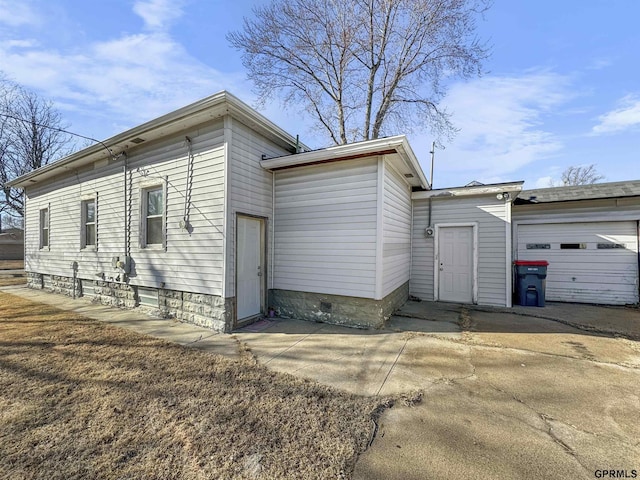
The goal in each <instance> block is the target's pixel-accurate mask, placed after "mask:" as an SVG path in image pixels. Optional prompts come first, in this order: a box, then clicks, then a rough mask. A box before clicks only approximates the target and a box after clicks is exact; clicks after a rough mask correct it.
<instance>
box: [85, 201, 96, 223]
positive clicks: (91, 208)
mask: <svg viewBox="0 0 640 480" xmlns="http://www.w3.org/2000/svg"><path fill="white" fill-rule="evenodd" d="M85 209H86V214H85V215H86V218H85V221H86V223H93V222H95V221H96V203H95V202H93V201H91V202H86V203H85Z"/></svg>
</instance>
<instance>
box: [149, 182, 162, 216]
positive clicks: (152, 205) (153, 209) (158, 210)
mask: <svg viewBox="0 0 640 480" xmlns="http://www.w3.org/2000/svg"><path fill="white" fill-rule="evenodd" d="M162 204H163V202H162V189H161V188H158V189H156V190H149V191H148V192H147V216H150V215H162V214H163V208H162Z"/></svg>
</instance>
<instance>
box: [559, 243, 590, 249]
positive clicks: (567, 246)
mask: <svg viewBox="0 0 640 480" xmlns="http://www.w3.org/2000/svg"><path fill="white" fill-rule="evenodd" d="M586 248H587V244H586V243H561V244H560V250H585V249H586Z"/></svg>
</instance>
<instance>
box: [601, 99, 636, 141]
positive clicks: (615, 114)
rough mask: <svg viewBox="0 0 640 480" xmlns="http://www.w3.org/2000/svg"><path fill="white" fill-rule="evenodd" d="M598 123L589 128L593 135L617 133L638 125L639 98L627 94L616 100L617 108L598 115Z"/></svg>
mask: <svg viewBox="0 0 640 480" xmlns="http://www.w3.org/2000/svg"><path fill="white" fill-rule="evenodd" d="M598 119H599V120H600V123H598V124H597V125H595V126H594V127H593V129H592V130H591V133H592V134H594V135H602V134H607V133H619V132H622V131H625V130H629V129H632V128H637V127H639V126H640V98H639V97H638V96H637V95H627V96H626V97H624V98H622V99H621V100H620V101H619V102H618V108H616V109H615V110H612V111H610V112H607V113H605V114H604V115H601V116H600V117H598Z"/></svg>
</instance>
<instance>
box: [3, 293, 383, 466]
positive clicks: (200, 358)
mask: <svg viewBox="0 0 640 480" xmlns="http://www.w3.org/2000/svg"><path fill="white" fill-rule="evenodd" d="M385 402H386V403H387V404H390V401H389V400H386V401H385ZM382 408H384V407H383V405H382V401H381V400H380V399H377V400H376V399H370V398H362V397H358V396H354V395H349V394H346V393H343V392H340V391H336V390H333V389H330V388H328V387H324V386H320V385H318V384H315V383H312V382H309V381H304V380H300V379H297V378H295V377H292V376H289V375H283V374H277V373H274V372H271V371H269V370H267V369H266V368H265V367H263V366H260V365H258V364H256V362H255V360H254V359H253V357H251V355H250V354H245V355H244V356H243V359H242V360H241V361H233V360H229V359H226V358H224V357H221V356H217V355H212V354H209V353H206V352H201V351H198V350H195V349H189V348H186V347H181V346H178V345H174V344H169V343H166V342H163V341H161V340H158V339H155V338H152V337H148V336H144V335H139V334H135V333H133V332H130V331H125V330H121V329H118V328H116V327H112V326H109V325H105V324H101V323H99V322H96V321H93V320H87V319H84V318H81V317H79V316H76V315H74V314H71V313H69V312H64V311H61V310H57V309H55V308H53V307H49V306H45V305H42V304H38V303H33V302H30V301H28V300H24V299H21V298H19V297H15V296H12V295H9V294H6V293H2V292H0V439H2V440H1V441H0V478H12V479H27V478H28V479H32V478H42V479H45V478H46V479H81V478H82V479H85V478H92V479H95V478H98V479H100V478H105V479H108V478H114V479H115V478H121V479H132V478H158V479H160V478H166V479H169V478H171V479H180V478H184V479H187V478H188V479H205V478H207V479H208V478H348V477H349V476H350V474H351V472H352V469H353V465H354V463H355V460H356V458H357V456H358V455H359V453H361V452H362V451H363V450H364V448H366V445H367V441H368V437H369V435H370V433H371V427H372V420H373V419H375V417H376V416H377V415H378V414H379V412H380V411H381V410H382Z"/></svg>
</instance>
